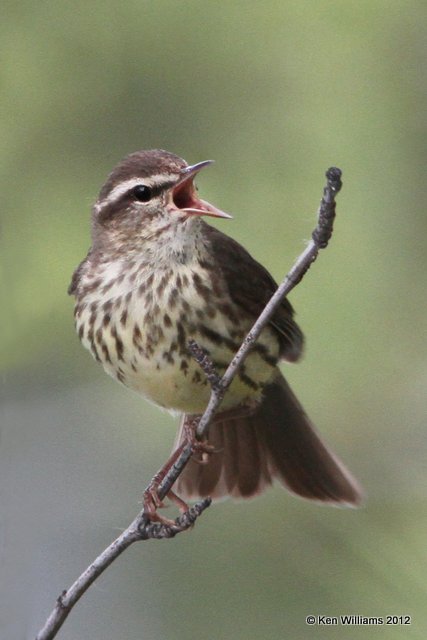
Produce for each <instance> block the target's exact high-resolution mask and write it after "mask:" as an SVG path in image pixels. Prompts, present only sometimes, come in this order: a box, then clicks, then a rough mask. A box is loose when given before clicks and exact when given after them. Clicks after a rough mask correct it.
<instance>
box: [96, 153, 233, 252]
mask: <svg viewBox="0 0 427 640" xmlns="http://www.w3.org/2000/svg"><path fill="white" fill-rule="evenodd" d="M212 162H213V161H212V160H205V161H204V162H199V163H197V164H194V165H188V164H187V163H186V162H185V160H183V159H182V158H179V157H178V156H176V155H174V154H173V153H169V152H167V151H162V150H158V149H155V150H150V151H137V152H136V153H132V154H130V155H128V156H127V157H126V158H124V159H123V160H122V162H120V163H119V164H118V165H117V166H116V167H115V168H114V169H113V171H112V172H111V173H110V175H109V177H108V179H107V181H106V183H105V184H104V186H103V187H102V189H101V191H100V194H99V197H98V200H97V201H96V203H95V205H94V207H93V215H92V235H93V241H94V246H100V247H101V246H106V245H109V246H111V245H113V244H114V245H115V246H116V247H118V246H120V247H122V248H127V249H130V248H131V247H133V248H136V247H138V246H139V247H141V248H142V244H143V243H144V242H147V241H149V240H153V239H156V238H157V239H161V237H162V234H167V236H168V237H170V236H171V234H174V233H177V234H178V235H179V236H181V235H183V234H185V233H187V232H190V230H191V228H192V227H193V226H194V221H195V220H196V219H197V218H199V217H200V216H213V217H216V218H231V216H230V215H229V214H228V213H224V212H223V211H221V210H220V209H217V208H216V207H214V206H213V205H211V204H210V203H209V202H206V201H205V200H201V199H200V198H199V197H198V194H197V190H196V187H195V184H194V178H195V177H196V175H197V174H198V173H199V171H200V170H201V169H203V168H204V167H207V166H209V165H210V164H212ZM163 237H166V235H164V236H163Z"/></svg>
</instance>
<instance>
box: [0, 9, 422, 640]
mask: <svg viewBox="0 0 427 640" xmlns="http://www.w3.org/2000/svg"><path fill="white" fill-rule="evenodd" d="M425 18H426V5H425V3H421V2H417V1H416V0H414V1H413V2H404V1H397V0H392V1H387V2H385V1H384V0H382V1H381V0H380V1H377V2H368V1H366V0H361V1H359V2H354V1H349V2H346V3H343V2H338V1H337V0H330V1H327V0H321V1H320V2H309V1H307V0H298V1H297V0H289V1H285V2H279V1H273V0H271V1H268V2H264V3H248V2H242V1H231V2H228V3H221V2H206V1H205V2H200V1H198V2H196V1H195V0H190V1H186V2H176V1H172V0H169V1H168V0H157V1H156V2H153V1H148V0H123V2H121V3H117V2H111V1H110V0H107V1H100V0H95V1H93V2H91V3H87V2H82V1H81V0H80V1H79V0H77V1H75V2H72V3H66V2H51V1H47V0H45V1H43V0H41V1H39V2H30V1H26V0H22V1H21V2H19V3H16V2H11V1H7V0H6V2H4V3H3V10H2V20H1V22H0V39H1V43H2V44H1V51H0V56H1V58H0V59H1V66H0V69H1V71H0V74H1V75H0V78H1V90H2V101H1V107H0V108H1V119H0V138H1V151H0V181H1V193H2V206H1V255H2V263H1V272H2V306H3V308H4V309H5V310H6V314H3V317H4V319H5V320H4V325H3V330H2V332H1V335H0V341H1V354H2V356H1V361H0V366H1V370H2V374H3V379H4V381H5V385H4V390H5V394H4V395H5V400H6V407H7V411H6V412H5V415H6V417H7V420H6V421H4V434H5V435H4V438H3V441H2V443H3V444H2V450H1V456H2V468H1V469H0V474H2V476H3V475H4V478H3V481H2V485H3V489H2V491H3V493H4V504H5V509H4V513H6V514H9V515H10V516H11V518H12V522H13V523H14V524H13V526H14V527H18V526H20V525H22V524H23V521H22V518H23V515H22V512H21V511H20V510H16V509H15V507H14V506H13V505H15V500H16V495H19V496H21V497H22V501H21V502H20V505H21V506H22V505H27V508H28V509H30V513H32V515H33V518H34V519H35V520H37V522H38V523H39V525H40V534H39V537H37V536H36V538H35V541H34V542H33V546H32V547H31V549H32V554H31V559H30V555H28V562H27V563H24V566H23V568H22V573H21V574H19V575H18V577H20V579H21V580H22V581H23V582H22V584H23V583H24V582H25V589H26V596H25V598H22V599H20V601H21V603H23V604H22V607H23V608H24V610H25V611H24V616H23V612H22V610H21V611H20V613H19V619H26V622H25V628H30V627H31V629H32V631H33V632H34V631H35V629H36V627H37V626H38V625H39V624H40V622H41V620H42V618H43V616H44V614H45V612H47V608H48V607H49V606H50V603H52V602H53V600H54V597H56V595H57V592H59V591H60V589H61V588H63V587H64V584H67V583H68V582H69V581H70V580H71V579H72V578H73V577H74V576H75V573H76V571H78V570H80V569H82V568H83V567H84V566H85V563H86V562H87V561H88V560H89V559H90V558H91V557H92V556H93V555H94V553H95V552H96V551H99V550H100V548H101V547H102V545H103V544H106V543H107V542H108V541H109V539H110V538H111V536H112V535H113V534H114V532H113V531H112V530H111V529H110V527H111V526H112V524H111V523H112V522H114V523H116V522H117V519H116V513H117V510H116V507H117V505H119V506H120V518H121V519H120V526H122V525H123V524H125V523H126V522H127V521H128V520H129V519H130V517H131V516H132V513H133V512H134V509H135V502H134V501H133V499H132V498H129V493H130V492H131V491H134V492H135V494H136V493H137V492H138V491H139V490H140V488H141V483H142V482H144V481H146V480H148V478H149V477H150V475H149V474H150V471H151V472H153V471H154V470H155V468H156V466H157V465H158V463H160V461H161V460H162V459H163V458H164V457H165V452H166V451H167V450H168V447H170V446H171V444H172V438H173V436H172V432H171V429H170V425H169V423H170V422H171V420H170V419H169V418H168V417H167V416H165V415H162V414H160V413H158V412H157V411H156V410H155V409H152V408H149V407H147V404H146V403H145V402H144V401H143V400H141V399H139V398H137V397H134V396H132V395H131V394H129V393H127V392H126V391H124V390H123V389H120V388H119V387H117V388H115V387H114V385H113V382H111V381H110V380H108V379H107V378H106V377H103V374H102V372H101V370H100V369H99V368H98V367H97V366H96V364H95V363H93V362H92V361H91V359H90V356H89V355H88V354H86V353H84V352H83V350H82V349H81V348H80V346H79V345H78V342H77V339H76V337H75V335H74V331H73V323H72V301H71V299H69V298H68V297H67V295H66V290H67V286H68V283H69V280H70V276H71V273H72V270H73V269H74V267H75V266H76V265H77V263H78V262H79V261H80V260H81V259H82V257H83V256H84V255H85V252H86V250H87V248H88V246H89V244H90V239H89V213H90V206H91V202H92V201H93V200H94V199H95V198H96V195H97V190H98V189H99V187H100V186H101V184H102V182H103V181H104V178H105V176H106V174H107V173H108V172H109V171H110V169H111V168H112V166H113V165H114V164H115V163H116V162H117V161H118V160H119V159H120V158H121V157H122V156H124V155H126V154H127V153H129V152H131V151H134V150H137V149H141V148H154V147H161V148H166V149H168V150H170V151H174V152H175V153H178V154H179V155H182V156H183V157H185V158H186V159H187V160H188V161H189V162H197V161H199V160H203V159H206V158H214V159H215V160H216V161H217V164H216V165H215V166H214V167H213V168H212V169H210V170H209V172H206V173H205V174H203V176H201V177H200V179H199V187H200V189H201V191H202V193H203V196H204V197H205V198H206V199H208V200H211V201H212V202H214V203H215V204H217V205H218V206H220V207H221V208H223V209H224V210H226V211H230V212H232V213H233V214H234V219H233V221H231V222H229V223H228V222H227V223H226V222H221V223H220V224H221V228H222V229H224V230H225V231H226V232H227V233H229V234H230V235H233V236H234V237H235V238H237V239H238V240H239V241H240V242H242V243H243V244H244V245H245V246H246V247H247V248H248V249H249V250H250V251H251V252H252V254H254V255H255V256H256V257H257V258H258V259H259V260H260V261H261V262H263V263H264V264H265V265H266V266H267V267H268V268H269V269H270V270H271V271H272V273H273V274H274V275H275V277H276V278H277V279H279V278H281V277H282V275H283V274H284V273H285V272H286V271H287V269H288V268H289V266H290V265H291V263H292V260H293V258H294V257H295V256H296V255H297V254H298V253H299V251H300V249H301V247H302V246H303V242H304V240H305V239H306V238H308V237H309V235H310V233H311V229H312V227H313V223H314V219H315V217H314V216H315V211H316V208H317V205H318V201H319V199H320V195H321V189H322V187H323V182H324V180H323V173H324V171H325V170H326V168H327V167H328V166H330V165H332V164H335V165H338V166H340V167H341V168H342V169H343V172H344V188H343V191H342V193H341V194H340V196H339V200H338V218H337V223H336V232H335V235H334V238H333V241H332V243H331V245H330V247H329V248H328V249H327V251H325V252H323V253H322V255H321V256H320V258H319V261H318V262H317V263H316V264H315V265H314V266H313V267H312V269H311V270H310V273H309V274H308V275H307V277H306V279H305V280H304V282H303V283H302V284H301V285H300V286H299V287H298V289H297V290H296V291H294V292H293V294H292V301H293V303H294V304H295V306H296V308H297V311H298V319H299V321H300V323H301V325H302V327H303V329H304V331H305V332H306V334H307V354H306V358H305V361H304V362H303V363H302V364H301V365H299V366H298V367H295V368H289V369H288V371H287V375H288V377H289V378H290V380H291V382H292V384H293V386H294V387H295V389H296V390H297V392H298V394H299V396H300V397H301V398H302V399H303V402H304V403H305V405H306V406H307V409H308V410H309V412H310V413H311V414H312V415H313V416H314V417H315V420H316V422H317V424H319V426H320V427H321V429H322V431H323V432H325V433H326V434H327V435H328V439H329V440H330V441H331V442H332V443H333V444H335V447H336V448H337V449H338V450H340V451H341V452H342V453H343V454H344V457H345V458H346V460H347V461H348V462H349V466H351V467H352V469H354V471H355V472H356V473H357V474H358V475H359V476H360V477H361V479H362V481H363V484H364V485H365V486H366V489H367V493H368V496H369V499H368V502H367V505H366V507H365V509H364V510H362V511H357V512H343V511H335V510H326V509H325V510H323V509H320V510H319V509H317V508H315V507H313V506H311V505H304V504H303V503H300V502H297V501H293V500H291V499H289V498H288V497H286V496H285V495H284V494H283V492H281V491H279V490H277V491H272V492H270V494H269V495H268V496H266V497H265V498H263V499H262V500H257V501H255V502H253V503H251V504H249V505H246V504H245V505H235V504H231V503H230V504H228V503H227V504H225V505H220V506H218V507H214V508H213V509H211V511H210V513H209V514H207V515H206V517H205V516H204V517H203V520H201V521H200V523H199V524H198V526H197V527H196V529H195V531H194V532H192V533H191V534H190V535H188V536H185V537H183V539H181V540H179V541H178V540H177V541H176V542H173V543H170V544H169V543H168V545H158V546H156V545H154V544H153V545H151V546H150V551H151V554H148V553H147V549H146V548H142V547H141V548H140V547H138V548H136V549H133V550H132V551H131V552H130V553H129V556H128V557H127V558H126V559H125V560H124V561H123V562H122V564H121V565H120V564H116V565H115V566H114V568H113V569H112V570H110V574H109V576H108V577H106V578H105V579H104V581H103V582H102V583H101V584H107V585H108V586H107V587H106V591H102V589H101V590H100V591H98V592H97V593H92V594H91V595H90V596H89V597H88V598H87V601H86V602H85V603H84V604H83V605H81V606H80V609H79V612H78V611H77V610H76V612H75V613H74V614H73V616H72V617H71V618H70V621H69V622H68V623H67V627H66V628H65V630H64V634H63V637H64V638H65V639H67V638H70V639H71V638H78V637H89V636H90V637H92V638H98V637H99V638H104V639H105V638H117V637H123V638H140V637H141V632H140V627H145V628H146V629H147V635H146V636H145V635H144V637H150V638H158V637H174V638H193V637H194V638H197V637H199V636H200V635H201V634H202V633H203V634H204V635H205V634H208V635H209V636H212V637H215V638H225V637H234V638H258V637H266V638H272V639H273V638H279V637H285V635H286V633H289V634H290V637H292V638H293V639H299V638H306V637H308V631H307V627H306V626H305V623H304V618H305V616H306V615H308V614H311V613H312V614H314V615H316V614H318V613H319V614H320V613H327V614H330V615H339V614H340V613H353V614H363V615H386V614H387V613H395V614H400V613H410V614H412V615H413V616H414V621H413V624H412V626H411V627H410V628H405V629H404V630H402V629H399V630H397V629H395V630H394V632H395V636H393V637H405V638H421V637H424V635H425V632H426V631H427V624H426V614H425V597H426V585H425V577H424V576H425V572H426V558H425V541H424V532H425V527H426V516H427V513H426V510H425V503H424V505H423V504H422V501H423V499H425V487H426V477H425V456H426V452H427V451H426V450H427V447H426V442H425V428H424V426H425V415H426V404H427V403H426V381H427V347H426V342H427V341H426V329H425V317H426V314H427V299H426V295H425V277H424V273H425V271H426V267H427V264H426V262H427V253H426V251H425V236H426V233H427V222H426V220H427V218H426V215H425V202H426V179H425V166H426V158H425V155H426V146H425V139H426V135H425V134H426V119H425V113H426V87H427V83H426V77H425V76H426V64H425V59H426V53H427V44H426V43H427V37H426V28H425V24H426V22H425ZM94 382H96V385H98V386H95V387H94V386H93V383H94ZM99 385H100V386H99ZM113 388H114V390H113ZM70 398H72V399H70ZM94 400H95V402H94ZM118 407H119V408H118ZM88 422H90V425H88ZM141 422H142V423H143V424H148V425H149V424H151V425H152V428H151V429H150V428H149V426H147V427H146V429H145V433H141ZM117 424H119V429H117ZM58 425H61V428H59V427H58ZM157 425H158V426H157ZM89 426H90V428H88V427H89ZM163 426H164V428H163V429H162V428H161V427H163ZM167 426H169V429H168V428H167ZM65 445H66V449H64V446H65ZM345 454H346V455H345ZM59 461H60V462H59ZM106 466H107V467H108V470H109V472H108V476H109V477H108V478H106V477H105V467H106ZM22 469H25V472H24V473H23V472H22ZM128 469H129V471H128ZM131 469H132V470H133V474H134V475H131V471H130V470H131ZM141 469H142V471H141ZM96 472H97V473H96ZM127 472H128V473H129V475H127ZM63 474H64V475H63ZM135 474H136V475H135ZM139 474H141V476H142V475H143V478H141V479H140V477H139ZM69 478H70V482H68V479H69ZM135 478H136V479H137V481H136V480H135ZM79 483H81V484H79ZM110 485H111V486H110ZM119 485H120V490H119V489H118V486H119ZM107 486H108V487H109V490H108V491H107V488H106V487H107ZM77 487H79V490H78V491H77ZM120 491H121V492H122V493H121V494H120V493H117V495H116V492H120ZM120 495H121V498H120V497H119V496H120ZM83 496H85V497H83ZM100 496H101V498H102V497H103V498H104V503H103V504H98V502H99V497H100ZM126 500H127V502H126ZM64 501H65V504H66V506H64ZM100 503H102V499H101V500H100ZM70 504H71V506H70ZM34 505H37V506H34ZM60 505H61V506H60ZM73 508H74V510H73ZM58 509H59V512H60V513H61V514H62V517H64V518H66V521H67V526H70V527H73V535H71V533H70V532H65V531H64V526H65V525H64V524H63V523H62V522H60V519H59V515H57V514H58ZM79 509H82V511H83V515H82V517H81V520H79V519H78V514H76V512H78V511H79ZM70 510H71V512H72V517H70V514H69V511H70ZM85 510H86V511H85ZM23 511H25V509H24V510H23ZM27 514H28V511H27ZM55 514H56V515H55ZM42 516H43V519H42ZM55 518H58V519H57V520H56V519H55ZM94 521H96V524H97V527H95V525H94V524H93V522H94ZM101 525H102V526H101ZM5 526H6V529H5V531H6V533H5V534H4V536H5V538H4V539H5V540H6V542H8V544H9V546H7V544H6V546H4V548H5V549H6V551H5V553H7V554H8V558H10V562H11V567H10V568H11V570H12V568H15V564H14V560H15V558H16V555H14V554H18V555H19V549H22V547H19V549H18V550H17V549H16V548H15V547H14V545H13V542H12V540H13V536H11V534H10V531H9V529H8V526H12V525H11V524H10V525H5ZM80 530H81V531H80ZM79 531H80V533H79ZM67 533H68V535H67ZM63 535H65V540H66V542H67V544H65V543H64V544H63V545H62V544H61V545H60V544H59V543H58V542H57V540H56V536H63ZM15 542H16V540H15ZM37 545H38V546H37ZM55 545H56V546H55ZM11 549H14V551H11ZM2 553H3V551H2ZM28 553H29V551H28ZM68 555H70V556H71V560H70V561H69V562H68V564H67V561H66V560H65V559H64V556H68ZM77 555H78V563H77V562H76V561H75V558H76V556H77ZM147 556H149V557H148V558H147ZM25 557H26V556H25ZM37 558H38V560H37V561H36V559H37ZM63 563H65V565H66V569H65V570H62V569H63V568H64V567H63ZM76 565H77V568H76ZM139 566H140V568H139ZM29 567H31V572H32V573H31V579H29V578H28V576H29V571H30V570H29ZM14 574H15V575H14V577H15V579H16V577H17V575H16V572H14ZM186 576H188V579H187V578H186ZM41 580H44V585H43V589H42V590H40V589H39V586H38V585H39V582H40V581H41ZM147 580H149V581H151V582H150V585H149V586H147V584H146V581H147ZM27 581H28V582H27ZM56 587H57V588H56ZM21 588H23V587H20V588H19V589H18V592H19V593H20V595H22V594H21V591H20V589H21ZM118 590H119V591H118ZM41 591H42V593H41ZM118 592H120V593H121V596H120V597H119V595H118ZM35 594H37V595H35ZM142 594H143V599H142ZM5 602H7V599H6V600H5ZM109 603H111V607H115V608H114V622H112V620H111V612H110V609H109V606H110V604H109ZM142 603H143V604H142ZM24 604H25V605H26V604H28V608H27V606H24ZM94 607H95V610H96V611H97V612H98V613H99V616H100V618H101V620H100V619H99V618H98V615H94ZM28 611H30V613H28ZM8 613H10V611H9V610H8ZM7 624H9V625H10V628H11V629H12V628H13V625H14V623H13V622H12V621H11V620H9V622H8V623H7ZM7 628H9V627H7ZM88 628H90V632H88ZM209 629H210V630H211V631H209ZM343 631H344V633H346V634H347V635H346V636H345V637H350V636H351V637H359V636H360V637H362V634H365V635H364V637H366V633H369V632H367V631H366V629H356V628H354V629H351V630H350V629H347V630H343V628H341V632H343ZM311 633H315V634H316V637H317V638H323V637H324V638H326V637H330V635H329V630H327V629H321V628H320V627H319V628H316V630H315V631H310V635H311ZM374 633H375V635H376V637H378V638H386V637H387V638H388V637H391V635H389V634H390V629H388V628H381V629H379V628H378V629H377V628H376V629H375V631H374ZM4 637H6V635H5V636H4ZM7 637H12V636H11V635H10V634H9V635H8V636H7Z"/></svg>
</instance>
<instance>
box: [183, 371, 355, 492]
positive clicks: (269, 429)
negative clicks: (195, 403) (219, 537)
mask: <svg viewBox="0 0 427 640" xmlns="http://www.w3.org/2000/svg"><path fill="white" fill-rule="evenodd" d="M180 438H182V429H181V432H180V434H179V436H178V442H179V441H180ZM208 440H209V443H210V444H211V445H212V446H213V447H214V449H215V453H213V454H212V455H211V456H210V457H209V460H208V462H207V463H203V462H201V461H200V460H197V459H193V460H191V461H190V462H189V463H188V465H187V467H186V468H185V469H184V472H183V473H182V474H181V476H180V478H179V479H178V482H177V492H178V493H179V495H181V496H182V497H183V498H187V499H196V498H199V497H205V496H208V495H210V496H211V497H212V498H214V499H215V498H223V497H225V496H228V495H229V496H232V497H235V498H248V497H251V496H254V495H257V494H259V493H262V492H263V491H264V490H265V489H266V488H267V487H268V486H269V485H271V484H272V481H273V480H274V479H275V478H276V479H277V480H279V482H281V483H282V484H283V485H284V486H285V487H286V488H287V489H288V490H289V491H291V492H292V493H295V494H297V495H299V496H302V497H304V498H308V499H310V500H317V501H320V502H326V503H331V504H347V505H357V504H359V503H360V501H361V490H360V488H359V486H358V484H357V482H356V480H355V479H354V478H353V477H352V476H351V474H350V473H349V471H347V470H346V468H345V467H344V465H343V464H342V463H341V462H340V460H339V459H338V458H337V457H336V456H335V455H334V454H333V453H332V452H331V451H330V450H329V449H328V448H327V446H326V445H325V444H324V443H323V442H322V440H321V439H320V436H319V435H318V434H317V432H316V430H315V428H314V426H313V425H312V424H311V422H310V420H309V419H308V417H307V416H306V414H305V413H304V410H303V409H302V407H301V405H300V404H299V402H298V400H297V399H296V397H295V395H294V394H293V392H292V391H291V389H290V387H289V385H288V384H287V382H286V381H285V379H284V378H283V377H282V376H281V374H278V375H277V377H276V379H275V381H274V382H273V383H271V384H270V385H269V386H268V387H267V388H266V389H265V393H264V399H263V401H262V403H261V404H260V406H259V407H258V408H257V410H256V411H255V413H253V414H251V415H247V416H244V417H243V416H242V417H233V418H230V417H229V418H227V417H224V418H221V416H219V417H218V420H217V421H216V422H214V423H213V424H212V425H211V426H210V428H209V434H208Z"/></svg>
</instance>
